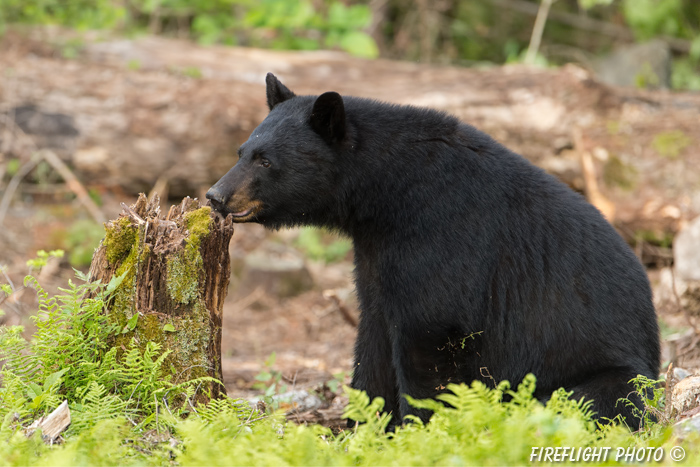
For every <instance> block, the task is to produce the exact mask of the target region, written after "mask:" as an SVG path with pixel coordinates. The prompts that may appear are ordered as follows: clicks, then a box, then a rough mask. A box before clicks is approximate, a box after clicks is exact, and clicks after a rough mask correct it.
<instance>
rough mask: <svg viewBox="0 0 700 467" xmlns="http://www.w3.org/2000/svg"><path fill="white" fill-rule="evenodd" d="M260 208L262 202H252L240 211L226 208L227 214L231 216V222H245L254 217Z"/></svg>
mask: <svg viewBox="0 0 700 467" xmlns="http://www.w3.org/2000/svg"><path fill="white" fill-rule="evenodd" d="M260 209H262V203H253V204H251V205H249V206H248V207H247V208H245V209H243V210H241V211H234V210H232V209H227V211H228V214H229V215H230V216H231V217H233V222H247V221H249V220H251V219H252V218H254V217H255V216H256V214H257V213H258V212H259V211H260Z"/></svg>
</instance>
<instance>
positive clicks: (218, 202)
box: [206, 187, 226, 212]
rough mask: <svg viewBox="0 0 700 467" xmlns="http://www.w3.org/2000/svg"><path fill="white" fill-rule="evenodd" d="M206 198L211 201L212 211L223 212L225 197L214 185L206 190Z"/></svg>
mask: <svg viewBox="0 0 700 467" xmlns="http://www.w3.org/2000/svg"><path fill="white" fill-rule="evenodd" d="M206 198H207V199H208V200H209V202H210V203H211V207H212V209H214V211H217V212H223V211H224V210H225V207H226V197H225V196H224V195H223V194H221V192H220V191H219V190H217V189H216V187H211V188H210V189H209V191H207V194H206Z"/></svg>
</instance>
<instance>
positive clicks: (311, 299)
mask: <svg viewBox="0 0 700 467" xmlns="http://www.w3.org/2000/svg"><path fill="white" fill-rule="evenodd" d="M104 201H105V202H104V205H103V208H102V209H103V211H104V212H105V214H106V215H107V217H108V218H116V216H117V214H118V213H119V211H120V208H119V207H118V205H119V202H122V201H124V200H123V199H122V198H121V197H117V196H112V195H108V196H106V197H104ZM126 201H127V202H129V201H131V200H126ZM75 210H76V206H75V203H74V202H73V203H71V202H65V201H64V202H27V201H24V202H19V203H15V204H14V205H13V208H12V209H11V210H10V211H9V213H8V216H7V217H6V219H5V222H4V226H3V229H2V231H1V233H0V264H4V265H5V266H6V267H5V273H6V274H7V276H8V277H9V278H10V279H11V280H12V281H13V282H14V284H15V285H17V284H21V283H22V278H23V277H24V275H25V274H26V273H27V271H28V268H27V266H26V264H25V263H26V260H27V259H28V258H31V257H32V256H33V255H34V254H35V252H36V250H38V249H40V248H50V247H51V244H52V241H53V240H52V237H53V236H56V235H57V234H56V233H57V232H62V231H63V230H62V229H67V228H69V226H70V223H71V222H72V218H73V215H74V214H75V212H74V211H75ZM297 234H298V232H295V231H280V232H271V231H267V230H265V229H264V228H263V227H261V226H259V225H255V224H244V225H236V227H235V232H234V235H233V239H232V241H231V244H230V253H231V256H232V258H233V265H234V266H233V268H234V274H233V275H232V283H231V287H230V290H229V294H228V296H227V298H226V301H225V303H224V319H223V333H222V334H223V340H222V355H223V376H224V383H225V385H226V388H227V392H228V394H229V395H230V396H231V397H242V398H246V399H249V400H255V399H256V398H260V397H262V396H263V395H264V394H265V393H267V394H268V395H269V394H273V393H274V394H281V393H289V392H290V391H305V393H309V394H312V395H313V396H314V397H315V398H316V399H317V400H318V401H319V403H320V407H319V406H318V404H317V405H316V406H314V407H313V409H312V410H310V411H309V412H307V413H305V414H301V415H300V414H296V415H295V416H296V417H297V418H298V419H299V420H302V421H309V422H320V423H325V424H327V425H330V426H337V425H338V424H339V423H341V422H340V421H339V416H340V414H341V413H342V407H343V406H344V403H345V400H344V399H343V396H342V384H347V383H348V382H349V377H350V372H351V370H352V365H353V361H352V360H353V344H354V340H355V335H356V329H355V327H354V326H353V324H352V323H351V322H349V320H348V319H347V318H346V317H344V316H343V314H342V313H341V311H340V309H339V306H338V303H337V302H336V301H333V300H331V299H329V298H327V297H326V295H327V292H328V291H334V292H337V293H336V295H337V296H339V297H343V298H342V300H341V306H344V307H345V308H346V311H347V313H349V314H350V315H352V316H353V317H355V318H357V316H359V311H358V309H357V303H356V300H355V298H354V294H353V293H352V289H353V279H352V268H353V266H352V253H351V252H350V253H348V254H347V255H346V256H345V257H344V258H342V259H341V260H340V261H337V262H334V263H330V264H325V263H324V262H318V261H312V260H310V259H308V258H307V259H306V260H305V263H306V267H307V269H308V270H309V272H310V274H311V276H312V278H313V286H312V287H311V289H310V290H308V291H305V292H303V293H301V294H299V295H296V296H292V297H279V296H275V295H274V294H271V293H267V292H265V291H263V290H262V289H260V288H256V287H254V286H252V285H250V284H248V285H246V283H245V281H241V279H240V277H237V276H236V270H237V269H238V270H239V269H240V268H239V267H237V262H236V261H237V259H238V260H240V259H241V258H245V256H246V255H247V254H249V253H250V252H251V251H253V250H255V249H257V248H258V247H259V246H260V245H261V244H262V243H263V242H275V243H282V244H287V246H288V247H290V248H294V245H295V243H294V240H295V238H296V237H297ZM649 276H650V279H651V281H652V284H654V285H655V286H658V282H659V276H660V273H659V270H657V269H651V270H649ZM72 277H73V271H72V269H71V267H70V265H69V264H68V260H67V259H65V258H64V259H63V260H61V261H60V262H55V263H50V264H49V265H48V266H47V267H46V268H45V269H44V270H43V271H41V272H40V273H39V279H40V282H41V283H42V285H44V287H45V288H47V290H49V291H50V292H55V291H57V287H64V286H65V285H66V284H67V281H68V279H70V278H72ZM3 282H4V281H3ZM324 292H326V293H325V294H324ZM348 292H349V293H348ZM35 307H36V297H35V294H34V292H33V291H31V290H30V291H27V292H26V293H24V294H21V295H20V297H19V302H18V303H14V304H3V308H4V309H5V311H6V315H5V316H4V317H2V318H0V321H4V323H5V324H23V325H25V326H27V331H30V330H31V322H30V320H29V316H30V315H31V314H33V313H34V312H35V309H36V308H35ZM659 314H660V321H661V323H662V324H661V328H662V337H664V338H667V337H671V339H678V336H679V335H684V340H685V341H687V342H686V344H685V347H686V348H687V349H688V350H687V351H686V353H687V355H686V357H687V358H686V359H685V361H684V362H683V366H684V367H686V368H687V369H691V370H692V369H695V368H696V367H698V366H700V365H698V358H697V356H696V352H697V351H696V350H694V349H695V348H697V336H698V334H697V333H696V332H694V331H693V328H692V319H691V317H689V316H687V314H686V313H685V312H684V311H683V310H679V309H678V308H675V307H673V306H664V307H660V308H659ZM674 336H675V337H674ZM674 345H676V344H674ZM671 351H672V350H670V349H669V343H668V342H664V357H663V360H664V361H667V360H668V359H669V355H670V352H671ZM268 401H269V399H268ZM288 403H289V401H288V400H284V399H283V400H282V401H281V402H280V404H279V406H280V407H283V408H285V407H287V408H288V407H290V406H289V405H285V404H288Z"/></svg>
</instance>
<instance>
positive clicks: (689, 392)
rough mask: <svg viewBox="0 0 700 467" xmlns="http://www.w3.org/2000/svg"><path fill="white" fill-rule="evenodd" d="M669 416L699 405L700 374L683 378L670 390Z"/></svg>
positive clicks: (682, 412) (680, 413)
mask: <svg viewBox="0 0 700 467" xmlns="http://www.w3.org/2000/svg"><path fill="white" fill-rule="evenodd" d="M671 394H672V396H671V417H676V416H679V415H682V414H684V413H686V412H688V411H690V410H693V409H694V408H696V407H698V406H699V405H700V376H697V375H694V376H688V377H687V378H683V379H682V380H680V381H679V382H678V383H676V385H675V386H673V389H672V390H671Z"/></svg>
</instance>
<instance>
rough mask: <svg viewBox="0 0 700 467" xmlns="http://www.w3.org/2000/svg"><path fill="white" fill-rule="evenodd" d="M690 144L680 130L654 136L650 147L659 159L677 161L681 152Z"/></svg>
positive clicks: (688, 139) (689, 140)
mask: <svg viewBox="0 0 700 467" xmlns="http://www.w3.org/2000/svg"><path fill="white" fill-rule="evenodd" d="M690 143H691V139H690V138H689V137H688V136H687V135H686V134H685V133H683V132H682V131H681V130H673V131H664V132H662V133H659V134H657V135H656V136H654V139H653V141H652V142H651V146H652V147H653V148H654V150H655V151H656V152H658V153H659V155H660V156H661V157H666V158H668V159H678V156H680V154H681V152H682V151H683V150H684V149H685V148H687V147H688V146H689V145H690Z"/></svg>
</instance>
